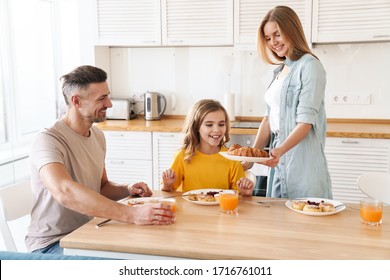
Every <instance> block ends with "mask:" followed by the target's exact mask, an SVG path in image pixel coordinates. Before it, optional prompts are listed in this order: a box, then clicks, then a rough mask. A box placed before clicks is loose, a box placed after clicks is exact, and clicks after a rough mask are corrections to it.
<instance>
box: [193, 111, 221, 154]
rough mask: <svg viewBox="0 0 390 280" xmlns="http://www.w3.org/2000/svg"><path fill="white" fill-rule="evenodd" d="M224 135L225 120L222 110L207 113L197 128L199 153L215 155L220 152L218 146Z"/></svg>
mask: <svg viewBox="0 0 390 280" xmlns="http://www.w3.org/2000/svg"><path fill="white" fill-rule="evenodd" d="M225 133H226V118H225V114H224V112H223V111H222V110H219V111H215V112H211V113H208V114H207V115H206V116H205V117H204V119H203V121H202V123H201V125H200V128H199V138H200V143H199V147H198V149H199V151H201V152H202V153H204V154H215V153H218V152H219V151H220V144H221V141H222V140H223V138H224V137H225Z"/></svg>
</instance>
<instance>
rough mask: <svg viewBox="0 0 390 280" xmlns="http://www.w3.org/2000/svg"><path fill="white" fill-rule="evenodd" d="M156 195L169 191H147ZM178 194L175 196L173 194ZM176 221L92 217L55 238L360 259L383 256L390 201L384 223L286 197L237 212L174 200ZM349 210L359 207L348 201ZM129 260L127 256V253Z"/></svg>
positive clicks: (186, 252) (387, 255)
mask: <svg viewBox="0 0 390 280" xmlns="http://www.w3.org/2000/svg"><path fill="white" fill-rule="evenodd" d="M154 192H155V195H157V196H161V195H163V196H167V195H170V194H171V193H163V192H161V191H154ZM179 195H180V194H179ZM176 200H177V213H176V214H177V215H176V223H175V224H172V225H167V226H139V225H133V224H125V223H120V222H116V221H111V222H109V223H107V224H105V225H104V226H102V227H100V228H96V227H95V225H96V224H97V223H99V222H101V221H102V220H103V219H100V218H95V219H93V220H92V221H90V222H89V223H87V224H85V225H84V226H82V227H80V228H79V229H77V230H75V231H74V232H72V233H70V234H69V235H67V236H65V237H64V238H62V239H61V246H62V247H64V248H65V253H67V252H68V253H74V252H72V249H73V250H78V251H77V252H78V253H80V254H85V255H89V252H91V251H93V252H94V254H93V255H95V256H102V257H109V256H110V255H109V254H108V255H107V254H105V253H109V252H111V253H112V252H114V253H117V254H118V253H122V255H121V256H122V257H126V255H125V254H126V253H127V254H144V255H143V256H145V255H149V259H150V258H151V259H153V256H154V257H156V256H157V257H158V256H166V257H177V258H190V259H271V260H306V259H313V260H314V259H316V260H318V259H319V260H342V259H347V260H359V259H376V260H377V259H387V260H388V259H390V206H385V207H384V214H383V224H382V225H381V226H379V227H369V226H366V225H363V224H361V222H360V217H359V210H358V209H357V208H356V209H352V208H350V207H347V208H346V209H345V210H344V211H342V212H339V213H336V214H335V215H330V216H322V217H318V216H307V215H303V214H300V213H296V212H294V211H292V210H290V209H288V208H287V207H286V206H285V205H284V204H285V200H279V199H270V198H263V197H251V198H245V199H244V200H247V201H252V202H254V201H266V202H268V203H269V205H270V207H268V208H267V207H262V206H259V205H257V204H252V203H248V202H244V201H242V200H241V201H240V203H239V214H238V215H237V216H235V215H226V214H222V213H220V212H219V206H218V205H214V206H203V205H196V204H193V203H191V202H188V201H186V200H184V199H183V198H182V197H180V196H179V197H177V198H176ZM351 207H358V206H357V205H351ZM132 257H133V256H132Z"/></svg>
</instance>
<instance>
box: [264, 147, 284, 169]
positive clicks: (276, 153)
mask: <svg viewBox="0 0 390 280" xmlns="http://www.w3.org/2000/svg"><path fill="white" fill-rule="evenodd" d="M269 155H270V157H272V158H271V159H269V160H266V161H263V162H261V164H264V165H266V166H269V167H275V166H277V165H278V163H279V160H280V157H281V156H282V155H283V153H282V151H281V149H280V148H274V149H272V150H271V151H270V152H269Z"/></svg>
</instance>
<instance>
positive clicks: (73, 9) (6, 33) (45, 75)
mask: <svg viewBox="0 0 390 280" xmlns="http://www.w3.org/2000/svg"><path fill="white" fill-rule="evenodd" d="M77 7H78V6H77V0H5V1H0V27H1V29H0V33H1V34H0V36H2V37H1V45H0V102H1V103H0V174H1V175H0V186H3V185H7V184H9V183H12V182H14V181H17V180H21V179H25V178H26V177H27V178H28V177H29V174H30V170H29V164H28V161H29V160H28V152H29V145H30V143H31V141H32V139H33V138H34V136H35V134H36V133H37V132H39V131H40V130H42V129H44V128H45V127H49V126H51V125H52V124H53V123H54V121H55V120H56V118H57V117H58V116H57V115H58V113H57V112H58V108H59V106H60V105H59V104H63V101H62V100H61V98H62V97H61V95H60V93H59V76H60V75H61V74H62V73H63V72H64V71H63V69H64V67H70V64H72V63H73V65H72V67H71V68H74V67H76V66H78V64H79V53H77V50H78V48H74V47H73V48H67V46H66V45H65V43H63V42H65V41H66V44H68V45H69V41H68V40H71V41H72V43H73V46H77V45H78V36H79V35H78V30H77V24H78V20H77V16H78V13H77ZM68 23H69V24H68ZM75 30H76V32H75ZM68 70H69V69H67V71H68ZM60 73H61V74H60Z"/></svg>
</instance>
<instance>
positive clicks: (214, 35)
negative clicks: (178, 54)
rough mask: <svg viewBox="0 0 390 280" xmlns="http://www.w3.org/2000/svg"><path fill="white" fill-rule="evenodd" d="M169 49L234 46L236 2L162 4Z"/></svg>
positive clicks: (183, 0) (176, 0) (186, 0)
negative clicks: (171, 47) (176, 47)
mask: <svg viewBox="0 0 390 280" xmlns="http://www.w3.org/2000/svg"><path fill="white" fill-rule="evenodd" d="M161 3H162V6H161V8H162V13H161V14H162V40H163V45H168V46H222V45H230V46H232V45H233V0H162V1H161Z"/></svg>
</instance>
